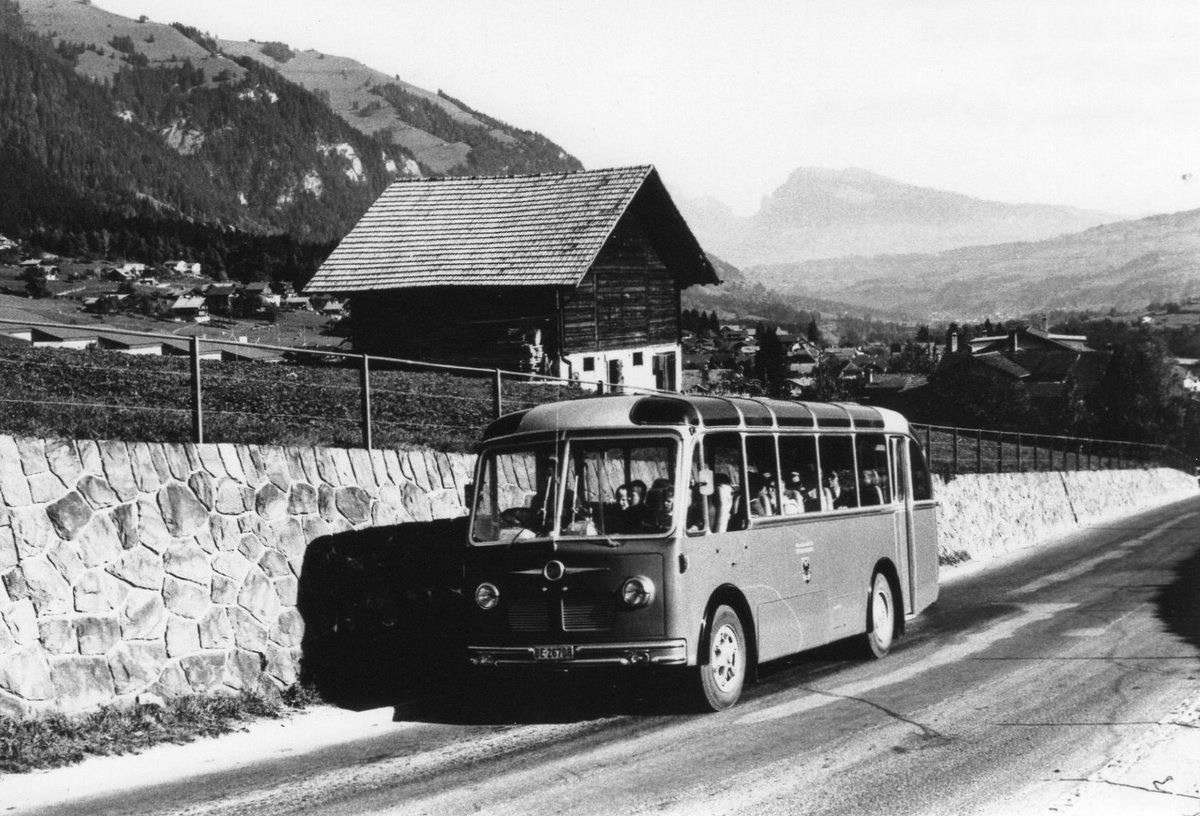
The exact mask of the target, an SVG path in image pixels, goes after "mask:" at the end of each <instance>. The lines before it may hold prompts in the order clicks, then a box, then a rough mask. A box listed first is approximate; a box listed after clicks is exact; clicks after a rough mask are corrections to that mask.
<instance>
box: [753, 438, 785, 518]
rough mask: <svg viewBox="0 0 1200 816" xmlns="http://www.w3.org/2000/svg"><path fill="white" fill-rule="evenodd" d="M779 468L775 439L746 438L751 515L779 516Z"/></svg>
mask: <svg viewBox="0 0 1200 816" xmlns="http://www.w3.org/2000/svg"><path fill="white" fill-rule="evenodd" d="M778 476H779V467H778V464H777V462H776V460H775V437H773V436H748V437H746V486H747V487H748V488H749V489H750V515H752V516H754V517H755V518H762V517H764V516H778V515H779V479H778Z"/></svg>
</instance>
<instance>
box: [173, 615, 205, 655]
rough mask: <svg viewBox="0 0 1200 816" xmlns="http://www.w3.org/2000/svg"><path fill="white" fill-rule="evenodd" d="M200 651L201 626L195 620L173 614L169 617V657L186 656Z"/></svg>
mask: <svg viewBox="0 0 1200 816" xmlns="http://www.w3.org/2000/svg"><path fill="white" fill-rule="evenodd" d="M198 651H200V627H199V625H198V624H197V623H196V621H194V620H189V619H187V618H181V617H179V616H178V615H171V616H170V618H168V619H167V657H184V656H186V655H190V654H194V653H195V652H198Z"/></svg>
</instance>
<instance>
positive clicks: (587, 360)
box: [583, 357, 596, 371]
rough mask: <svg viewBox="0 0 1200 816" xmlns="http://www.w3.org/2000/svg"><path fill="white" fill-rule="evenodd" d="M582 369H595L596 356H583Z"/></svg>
mask: <svg viewBox="0 0 1200 816" xmlns="http://www.w3.org/2000/svg"><path fill="white" fill-rule="evenodd" d="M583 370H584V371H595V370H596V358H595V357H584V358H583Z"/></svg>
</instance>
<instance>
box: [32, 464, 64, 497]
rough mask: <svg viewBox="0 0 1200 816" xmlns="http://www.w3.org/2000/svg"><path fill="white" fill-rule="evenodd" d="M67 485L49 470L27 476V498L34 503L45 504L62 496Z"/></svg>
mask: <svg viewBox="0 0 1200 816" xmlns="http://www.w3.org/2000/svg"><path fill="white" fill-rule="evenodd" d="M66 489H67V486H66V485H65V484H63V483H62V479H59V478H58V477H57V476H55V475H54V474H53V473H51V472H50V471H46V472H45V473H35V474H33V475H32V476H30V477H29V498H30V499H31V500H32V501H33V503H34V504H45V503H46V502H50V501H55V500H57V499H59V498H61V497H62V495H63V493H64V492H66Z"/></svg>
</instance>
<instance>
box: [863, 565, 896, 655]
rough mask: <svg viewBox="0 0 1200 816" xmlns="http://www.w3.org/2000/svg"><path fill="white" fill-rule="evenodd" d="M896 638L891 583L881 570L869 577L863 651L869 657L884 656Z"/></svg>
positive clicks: (894, 606)
mask: <svg viewBox="0 0 1200 816" xmlns="http://www.w3.org/2000/svg"><path fill="white" fill-rule="evenodd" d="M895 639H896V604H895V600H894V596H893V595H892V584H891V582H890V581H888V579H887V576H886V575H884V574H883V573H882V572H877V573H875V577H874V578H872V579H871V595H870V597H869V598H868V600H867V632H866V634H865V635H863V647H864V648H863V652H864V654H865V655H866V657H869V658H876V659H878V658H881V657H884V656H885V655H886V654H887V653H888V652H890V651H891V649H892V642H893V641H894V640H895Z"/></svg>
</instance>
